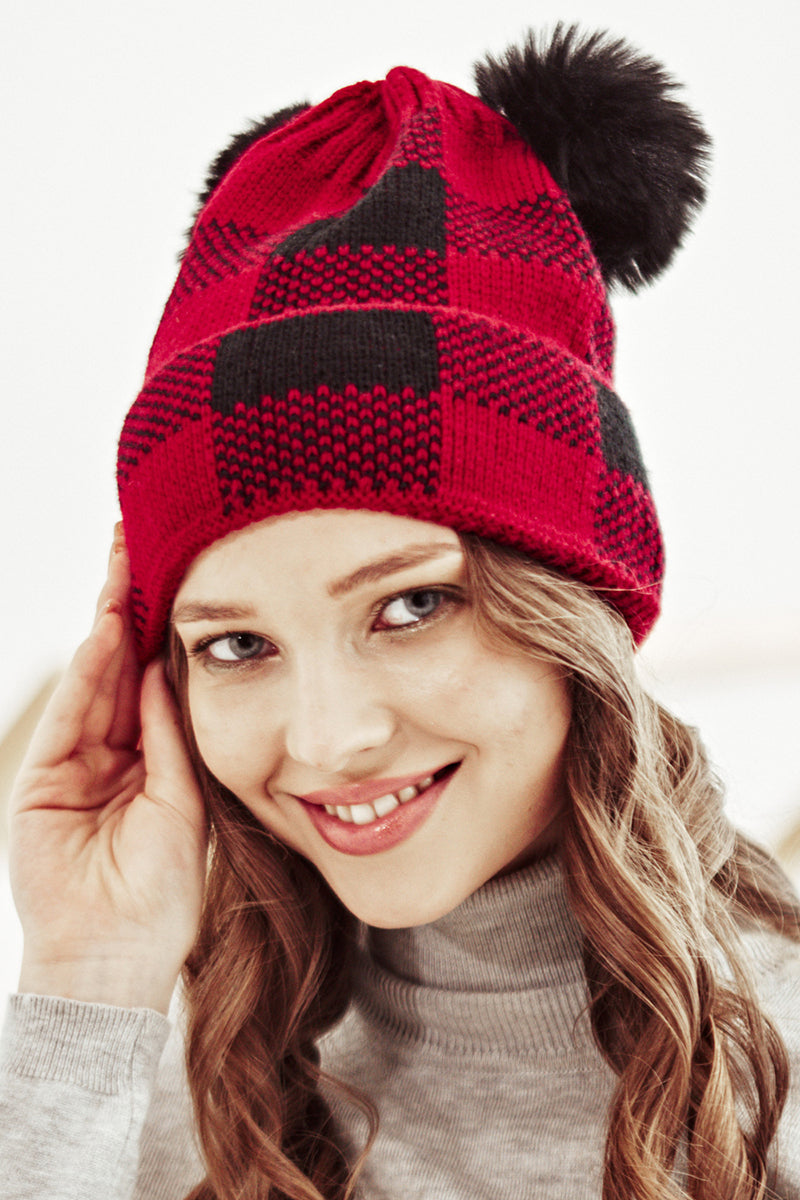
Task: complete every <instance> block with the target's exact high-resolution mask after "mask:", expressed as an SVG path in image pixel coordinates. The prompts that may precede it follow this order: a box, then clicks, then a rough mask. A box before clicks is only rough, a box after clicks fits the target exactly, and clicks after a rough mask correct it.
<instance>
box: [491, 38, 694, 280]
mask: <svg viewBox="0 0 800 1200" xmlns="http://www.w3.org/2000/svg"><path fill="white" fill-rule="evenodd" d="M475 80H476V84H477V87H478V94H479V95H480V97H481V99H482V100H483V101H484V102H485V103H486V104H488V105H489V106H490V107H491V108H494V109H495V110H496V111H498V112H501V113H503V114H504V115H505V116H506V117H507V118H508V119H509V120H510V121H511V122H512V124H513V125H514V126H515V127H516V128H517V130H518V132H519V133H520V134H521V135H522V137H523V138H524V139H525V141H526V142H527V143H528V144H529V145H530V146H531V148H532V149H533V150H534V152H535V153H536V154H537V155H538V156H539V158H540V159H541V160H542V161H543V162H544V163H545V165H546V166H547V168H548V170H549V171H550V173H551V174H552V176H553V178H554V179H555V180H556V182H557V183H558V184H559V186H560V187H562V188H563V189H564V191H565V192H566V193H567V195H568V196H569V199H570V203H571V204H572V207H573V208H574V210H575V213H576V215H577V217H578V220H579V221H580V222H581V224H582V226H583V228H584V230H585V231H586V234H587V236H588V238H589V240H590V242H591V243H592V247H593V249H594V252H595V254H596V256H597V259H598V261H599V263H600V266H601V269H602V271H603V275H604V277H605V279H606V282H607V283H608V284H610V285H613V284H615V283H622V284H624V285H625V286H626V287H628V288H630V289H631V290H632V291H635V290H636V289H637V288H638V287H640V286H641V285H642V284H644V283H649V282H650V281H651V280H652V279H654V278H655V277H656V276H657V275H659V274H660V273H661V271H663V270H664V268H665V267H666V266H667V265H668V264H669V262H670V260H671V259H672V256H673V254H674V253H675V251H676V250H677V249H678V247H679V246H680V245H681V242H682V240H683V237H684V235H685V234H686V232H687V230H688V229H689V226H690V225H691V222H692V219H693V217H694V215H695V213H696V211H697V210H698V209H699V208H700V206H701V205H702V203H703V201H704V199H705V177H706V172H707V168H708V159H709V151H710V147H711V142H710V138H709V137H708V134H707V133H706V131H705V129H704V128H703V126H702V124H701V123H700V121H699V119H698V118H697V116H696V115H695V114H694V113H693V112H692V111H691V109H690V108H688V106H687V105H685V104H684V103H683V102H682V101H680V100H678V99H676V97H675V95H674V93H675V91H676V90H677V88H678V84H677V83H676V82H675V81H674V80H673V79H672V78H671V77H670V76H669V75H668V74H667V72H666V71H665V70H664V68H663V67H662V66H661V65H660V64H659V63H657V62H655V61H654V60H653V59H651V58H648V57H646V56H644V55H642V54H640V53H639V52H638V51H636V50H634V49H633V48H632V47H631V46H629V45H628V44H627V43H626V42H624V41H622V40H620V39H616V38H612V37H611V36H610V35H609V34H607V33H593V34H581V33H580V31H579V30H578V29H577V27H576V26H570V27H569V28H567V29H565V28H564V27H563V26H562V25H560V24H559V25H558V26H557V27H556V29H555V31H554V33H553V35H552V38H551V39H550V40H549V42H546V41H545V40H544V39H537V37H536V35H535V34H534V33H530V34H529V35H528V38H527V41H526V42H525V43H524V45H522V46H519V47H518V46H512V47H510V48H509V49H508V50H507V51H506V53H505V55H504V56H503V57H502V58H500V59H499V60H497V59H494V58H492V57H491V56H488V57H487V58H486V59H485V60H484V61H482V62H479V63H477V64H476V66H475Z"/></svg>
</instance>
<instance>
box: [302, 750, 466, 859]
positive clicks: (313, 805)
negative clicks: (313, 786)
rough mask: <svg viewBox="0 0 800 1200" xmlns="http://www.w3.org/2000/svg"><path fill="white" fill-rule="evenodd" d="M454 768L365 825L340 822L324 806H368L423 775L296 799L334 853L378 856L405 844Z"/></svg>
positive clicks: (323, 790) (446, 783)
mask: <svg viewBox="0 0 800 1200" xmlns="http://www.w3.org/2000/svg"><path fill="white" fill-rule="evenodd" d="M459 765H460V764H459ZM456 769H457V767H454V768H453V770H448V771H447V772H446V774H443V775H442V777H441V778H440V779H434V781H433V783H432V784H431V785H430V786H429V787H427V788H426V789H425V790H424V791H423V792H420V794H419V795H418V796H416V797H415V798H414V799H413V800H411V801H409V802H408V803H406V804H402V805H400V806H399V807H398V808H396V809H394V810H393V811H392V812H390V813H389V814H388V816H385V817H379V818H378V819H377V820H375V821H371V822H370V823H369V824H368V825H356V824H353V823H350V822H345V821H342V820H341V819H340V818H339V817H336V816H332V815H331V814H330V813H328V812H326V811H325V807H324V806H325V805H326V804H327V805H331V806H336V807H338V806H342V807H344V806H351V805H355V804H371V803H372V802H373V801H374V800H377V799H379V797H381V796H386V795H387V794H388V793H390V792H391V793H397V792H398V791H401V790H402V789H403V788H405V787H410V786H412V785H413V784H418V783H419V782H420V780H421V779H424V778H426V776H425V775H419V774H417V775H405V776H401V777H396V778H392V779H377V780H376V779H369V780H364V781H363V782H362V783H354V784H349V785H346V786H344V787H338V788H324V789H321V790H320V791H316V792H310V793H309V794H308V795H306V796H298V797H297V800H298V801H299V803H300V804H302V806H303V808H304V809H305V811H306V812H307V813H308V815H309V817H310V819H311V821H312V823H313V825H314V828H315V829H316V830H317V832H318V833H319V835H320V837H321V838H322V840H323V841H324V842H326V843H327V844H328V845H329V846H331V847H332V848H333V849H334V850H338V851H340V852H341V853H342V854H352V855H364V854H377V853H379V852H380V851H381V850H389V849H391V847H392V846H396V845H398V843H400V842H403V841H405V840H406V838H409V837H410V836H411V834H412V833H414V832H415V831H416V830H417V829H418V828H419V827H420V825H421V824H422V823H423V821H425V819H426V818H427V817H428V816H429V815H430V813H431V812H432V811H433V809H434V808H435V806H436V803H437V801H438V800H439V798H440V797H441V795H442V793H443V792H444V790H445V788H446V787H447V785H448V783H449V782H450V779H451V778H452V776H453V774H454V773H455V770H456Z"/></svg>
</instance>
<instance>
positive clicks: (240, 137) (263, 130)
mask: <svg viewBox="0 0 800 1200" xmlns="http://www.w3.org/2000/svg"><path fill="white" fill-rule="evenodd" d="M309 107H310V105H309V104H307V103H306V104H292V105H290V106H289V107H288V108H282V109H281V110H280V112H276V113H272V115H271V116H269V117H262V118H261V120H260V121H251V122H250V125H249V127H248V128H247V129H244V130H242V132H241V133H237V134H236V135H235V136H234V137H233V138H232V139H231V141H230V142H229V143H228V145H227V146H226V147H225V148H224V150H220V152H219V154H218V155H217V157H216V158H215V159H214V161H213V162H212V164H211V166H210V167H209V168H208V174H207V176H206V181H205V186H204V188H203V190H202V192H201V193H200V195H199V196H198V198H197V201H198V202H197V211H196V212H195V214H194V215H195V219H196V218H197V215H198V213H199V212H200V209H201V208H202V207H203V205H204V204H205V203H206V201H207V200H208V199H209V197H210V196H211V194H212V192H213V191H214V189H215V188H216V187H217V184H219V183H220V181H221V180H222V179H224V177H225V176H226V175H227V174H228V171H230V169H231V167H232V166H233V164H234V163H235V162H238V160H239V159H240V158H241V157H242V155H243V154H244V152H245V150H248V149H249V148H250V146H252V144H253V142H257V141H258V139H259V138H262V137H264V136H265V135H266V134H268V133H272V132H273V130H275V129H280V128H281V126H282V125H288V123H289V122H290V121H291V120H292V119H293V118H294V117H298V116H299V115H300V113H301V112H305V111H306V109H307V108H309Z"/></svg>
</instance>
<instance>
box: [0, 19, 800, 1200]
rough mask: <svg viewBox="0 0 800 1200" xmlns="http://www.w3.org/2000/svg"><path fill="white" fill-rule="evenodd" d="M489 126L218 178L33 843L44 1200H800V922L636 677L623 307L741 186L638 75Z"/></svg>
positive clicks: (523, 91)
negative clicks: (69, 1199)
mask: <svg viewBox="0 0 800 1200" xmlns="http://www.w3.org/2000/svg"><path fill="white" fill-rule="evenodd" d="M478 84H479V91H480V95H481V99H476V98H474V97H471V96H467V95H465V94H464V93H463V92H460V91H458V90H457V89H455V88H453V87H450V86H448V85H445V84H440V83H435V82H433V81H431V80H429V79H427V78H426V77H424V76H422V75H420V74H419V73H418V72H415V71H411V70H409V69H405V68H401V69H398V70H396V71H393V72H391V73H390V75H389V76H388V77H387V79H386V80H383V81H381V82H379V83H376V84H372V83H362V84H357V85H355V86H354V87H352V88H347V89H344V90H343V91H341V92H338V93H337V94H336V95H334V96H333V97H331V98H330V99H329V100H328V101H326V102H324V103H323V104H321V105H318V106H316V107H314V108H308V107H304V106H299V107H297V108H295V109H289V110H285V111H284V112H282V113H280V114H278V115H277V116H276V117H274V118H271V119H270V120H268V121H265V122H262V123H261V124H260V125H258V126H255V127H254V128H253V129H252V130H250V131H248V132H247V133H246V134H243V135H241V136H240V137H239V138H237V139H236V140H235V141H234V142H233V144H232V145H231V147H229V148H228V150H226V151H225V152H224V153H223V154H222V155H220V157H219V159H218V160H217V162H216V164H215V166H214V168H213V170H212V174H211V177H210V179H209V183H208V187H207V189H206V192H205V194H204V196H203V198H202V204H201V208H200V211H199V214H198V216H197V219H196V221H195V224H194V227H193V229H192V233H191V237H190V241H189V245H188V247H187V250H186V253H185V255H184V257H183V260H182V265H181V270H180V274H179V276H178V280H177V282H176V285H175V288H174V290H173V293H172V295H171V297H170V300H169V302H168V304H167V307H166V310H165V313H164V317H163V319H162V322H161V325H160V327H159V331H158V333H157V336H156V340H155V342H154V345H153V349H152V352H151V357H150V362H149V367H148V373H147V378H146V381H145V386H144V388H143V390H142V393H141V394H140V396H139V397H138V399H137V401H136V403H135V404H134V406H133V408H132V409H131V412H130V414H129V416H128V419H127V421H126V425H125V428H124V430H123V434H122V438H121V441H120V453H119V482H120V499H121V504H122V511H123V521H124V536H123V533H122V531H121V530H120V531H118V533H117V535H116V538H115V543H114V547H113V549H112V555H111V561H110V566H109V575H108V582H107V584H106V587H105V590H104V592H103V595H102V596H101V599H100V604H99V607H98V614H97V619H96V622H95V625H94V629H93V631H92V633H91V635H90V637H89V638H88V640H87V641H86V642H85V644H84V645H83V646H82V647H81V649H80V650H79V651H78V653H77V655H76V658H75V660H74V662H73V664H72V666H71V667H70V669H69V670H68V672H67V673H66V675H65V678H64V680H63V682H62V684H61V686H60V688H59V690H58V692H57V694H56V696H55V697H54V699H53V702H52V704H51V706H50V709H49V711H48V713H47V714H46V716H45V718H44V720H43V722H42V724H41V727H40V729H39V732H38V734H37V736H36V738H35V741H34V744H33V745H32V747H31V749H30V752H29V756H28V759H27V762H26V765H25V767H24V768H23V771H22V773H21V776H20V779H19V783H18V786H17V789H16V794H15V798H14V813H13V827H14V848H13V864H12V870H13V881H14V887H15V893H16V897H17V902H18V906H19V909H20V914H21V917H22V921H23V926H24V929H25V937H26V940H25V954H24V961H23V969H22V980H21V986H20V994H19V995H18V996H16V997H14V998H13V999H12V1004H11V1009H10V1014H9V1020H8V1022H7V1027H6V1033H5V1042H4V1059H3V1064H4V1066H3V1092H2V1094H0V1105H2V1121H0V1149H2V1151H3V1159H2V1161H3V1169H4V1177H5V1182H4V1183H3V1184H2V1185H0V1186H1V1188H2V1190H0V1195H2V1196H3V1197H4V1200H10V1198H11V1197H14V1198H15V1200H20V1198H22V1197H26V1198H30V1197H37V1198H39V1197H41V1198H43V1197H45V1196H46V1197H48V1198H52V1197H54V1196H62V1195H63V1196H74V1195H80V1196H81V1197H83V1198H87V1197H98V1198H99V1197H103V1200H116V1198H117V1197H119V1198H122V1197H126V1198H127V1197H130V1196H137V1197H141V1198H145V1197H146V1198H147V1200H167V1198H169V1200H173V1198H174V1200H179V1198H181V1197H187V1196H191V1197H192V1198H193V1200H212V1198H216V1200H233V1198H234V1197H235V1198H236V1200H256V1198H258V1197H262V1198H264V1197H272V1198H277V1197H291V1198H292V1200H301V1198H302V1200H312V1198H314V1200H320V1198H321V1197H324V1198H325V1200H342V1198H344V1197H347V1196H356V1195H358V1196H361V1197H364V1200H378V1198H381V1200H386V1198H392V1200H395V1198H398V1200H399V1198H400V1197H402V1198H403V1200H407V1198H409V1197H415V1196H417V1197H426V1198H428V1197H437V1198H441V1200H445V1198H446V1200H466V1198H467V1197H469V1200H475V1198H476V1197H489V1196H492V1197H495V1196H498V1195H500V1196H503V1197H508V1198H519V1200H521V1198H523V1197H525V1198H528V1197H531V1196H536V1197H540V1196H541V1197H544V1196H553V1197H555V1196H559V1197H561V1196H564V1195H569V1196H570V1197H577V1198H581V1197H587V1198H588V1197H593V1198H595V1197H599V1196H601V1195H602V1196H603V1197H605V1198H606V1200H611V1198H614V1200H623V1198H624V1200H629V1198H630V1197H637V1198H641V1200H667V1198H674V1200H679V1198H680V1197H684V1198H685V1197H687V1196H689V1197H696V1198H699V1200H700V1198H702V1200H711V1198H714V1200H756V1198H760V1197H765V1196H778V1197H782V1198H783V1200H790V1198H791V1197H797V1196H800V1149H799V1147H800V1096H799V1095H798V1088H797V1084H796V1075H797V1071H798V1069H799V1068H800V1027H799V1024H800V1017H799V1016H798V1014H800V1004H799V1003H798V1001H800V968H799V967H798V962H799V961H800V955H799V954H798V949H797V947H798V943H800V905H798V901H797V899H796V897H795V896H794V894H793V893H792V891H791V889H790V887H789V886H788V884H787V882H786V880H785V879H784V877H783V875H782V874H781V872H780V870H779V868H778V867H777V865H776V864H775V863H774V862H773V861H772V860H771V859H770V858H769V856H768V855H766V854H765V853H764V852H763V851H761V850H759V849H758V848H757V847H755V846H753V845H752V844H751V843H750V842H748V841H747V840H746V839H744V838H743V837H742V836H741V835H739V834H737V833H736V831H735V830H734V829H732V828H731V826H730V824H729V823H728V821H727V819H726V817H725V815H724V813H723V810H722V803H721V797H720V793H719V789H718V787H717V785H716V783H715V780H714V778H713V776H712V774H711V772H710V770H709V767H708V765H707V763H706V760H705V758H704V754H703V751H702V747H701V744H700V742H699V740H698V738H697V736H696V735H695V733H694V732H693V731H692V730H690V729H687V728H686V727H685V726H684V725H682V724H681V723H680V722H679V721H677V720H676V719H675V718H673V717H671V716H670V715H669V714H668V713H667V712H665V711H664V710H663V709H662V708H661V707H660V706H659V705H658V704H656V703H655V702H654V701H653V700H651V699H650V698H649V697H647V696H646V695H645V694H644V693H643V692H642V690H641V688H640V686H639V684H638V682H637V678H636V672H635V666H634V648H635V645H636V644H637V643H638V642H640V641H641V639H642V638H643V637H644V636H646V634H647V632H648V631H649V629H650V628H651V627H652V624H653V621H654V620H655V618H656V616H657V612H658V603H659V591H660V583H661V575H662V550H661V540H660V535H659V531H658V525H657V522H656V518H655V510H654V507H653V503H652V499H651V496H650V492H649V487H648V482H647V476H646V473H645V470H644V467H643V465H642V462H641V457H640V454H639V449H638V446H637V443H636V438H635V435H634V432H633V428H632V425H631V422H630V418H629V416H628V414H627V411H626V410H625V408H624V407H623V406H622V404H621V403H620V401H619V400H618V399H617V397H616V396H615V394H614V392H613V390H612V379H611V365H612V363H611V359H612V345H613V331H612V325H611V319H610V316H609V311H608V306H607V300H606V290H607V288H608V287H609V286H610V285H612V284H614V283H619V282H623V283H626V284H627V285H629V286H633V287H635V286H636V285H637V284H638V283H640V282H642V281H644V280H649V279H651V278H652V277H654V276H655V275H656V274H657V273H658V272H659V271H660V270H661V269H662V268H663V267H664V266H665V265H666V264H667V262H668V261H669V260H670V258H671V257H672V254H673V252H674V250H675V249H676V247H677V245H678V244H679V242H680V240H681V237H682V235H683V233H684V232H685V230H686V228H687V225H688V222H689V219H690V217H691V214H692V211H693V210H694V208H695V207H696V206H697V205H698V204H699V203H700V202H701V200H702V197H703V184H702V173H703V165H704V159H705V156H706V153H707V139H706V137H705V134H704V133H703V131H702V128H701V127H700V125H699V124H698V122H697V120H696V118H695V117H694V116H693V115H692V114H691V113H690V112H689V111H688V110H687V109H686V108H684V107H683V106H682V105H681V104H680V103H679V102H678V101H677V100H676V99H675V97H674V95H673V90H674V85H673V84H672V82H671V81H670V80H669V79H668V77H667V76H665V74H664V72H663V71H662V69H661V68H660V67H658V66H657V65H656V64H654V63H653V62H651V61H650V60H648V59H644V58H641V57H639V56H638V55H636V54H635V53H633V52H632V51H630V50H629V49H628V48H627V47H625V46H624V45H623V44H621V43H618V42H614V41H612V40H611V39H609V38H607V37H604V36H595V37H591V38H580V37H579V36H578V35H577V34H576V33H575V32H574V31H564V30H558V31H557V33H556V34H555V36H554V38H553V39H552V42H551V43H550V44H549V45H547V46H541V47H539V46H537V44H536V42H535V40H534V39H533V38H532V39H531V40H530V41H529V43H528V44H527V45H526V46H525V47H524V48H523V49H522V50H520V51H510V52H509V54H508V55H507V57H506V59H505V61H504V62H503V63H500V64H498V63H494V62H491V61H489V62H488V63H487V64H485V65H484V66H483V67H481V68H479V70H478ZM503 114H504V115H503ZM140 664H141V665H142V666H143V665H145V664H149V665H147V666H146V670H145V671H144V675H143V678H142V677H140ZM181 972H182V973H183V988H182V990H181V993H180V995H179V997H178V1002H177V1004H178V1011H177V1012H176V1014H175V1018H176V1019H175V1026H174V1032H173V1036H172V1038H171V1039H170V1041H169V1043H168V1044H167V1046H166V1048H165V1041H166V1039H167V1029H168V1023H167V1021H166V1018H165V1014H166V1013H167V1010H168V1008H169V1006H170V1002H171V998H172V996H173V992H174V990H175V985H176V982H177V980H178V977H179V975H180V974H181ZM184 1040H185V1049H186V1057H185V1068H184V1065H183V1062H182V1059H183V1043H184Z"/></svg>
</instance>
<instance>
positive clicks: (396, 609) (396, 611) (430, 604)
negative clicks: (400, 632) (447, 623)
mask: <svg viewBox="0 0 800 1200" xmlns="http://www.w3.org/2000/svg"><path fill="white" fill-rule="evenodd" d="M445 600H446V596H445V595H444V594H443V593H442V592H438V591H436V590H435V589H433V588H420V589H418V590H417V591H413V592H404V593H403V595H402V596H395V598H394V600H390V601H389V603H388V604H386V605H384V607H383V608H382V609H381V611H380V615H379V618H378V624H379V626H381V625H383V626H387V625H388V626H389V627H390V628H392V629H401V628H402V627H403V626H404V625H416V624H418V622H420V621H424V620H425V619H426V618H427V617H432V616H433V614H434V613H435V612H436V611H437V609H438V608H440V606H441V605H442V604H443V602H444V601H445Z"/></svg>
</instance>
